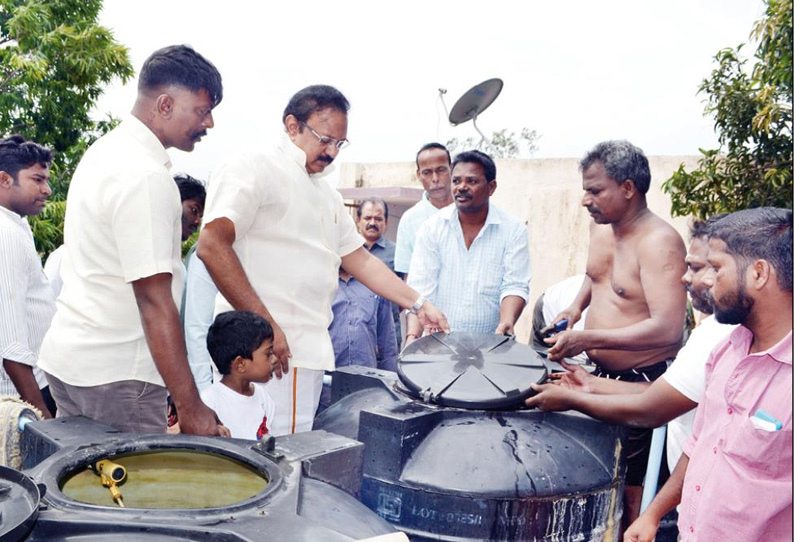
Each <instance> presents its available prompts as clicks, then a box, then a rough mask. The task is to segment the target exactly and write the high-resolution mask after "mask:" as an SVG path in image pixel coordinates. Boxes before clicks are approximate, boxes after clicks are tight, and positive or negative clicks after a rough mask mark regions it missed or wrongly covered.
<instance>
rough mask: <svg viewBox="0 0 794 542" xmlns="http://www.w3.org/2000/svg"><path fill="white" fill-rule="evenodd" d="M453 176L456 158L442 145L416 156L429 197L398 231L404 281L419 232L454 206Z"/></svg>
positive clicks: (397, 265) (397, 256)
mask: <svg viewBox="0 0 794 542" xmlns="http://www.w3.org/2000/svg"><path fill="white" fill-rule="evenodd" d="M451 173H452V158H451V157H450V156H449V151H448V150H447V148H446V147H445V146H444V145H442V144H441V143H428V144H426V145H423V146H422V148H421V149H419V152H417V153H416V178H417V179H419V182H421V183H422V186H423V187H424V189H425V193H424V195H423V196H422V199H421V200H419V201H418V202H416V204H415V205H414V206H413V207H411V208H410V209H408V210H407V211H405V213H403V216H402V217H401V218H400V224H399V226H398V227H397V246H396V247H395V250H394V270H395V271H396V272H397V273H399V274H401V275H402V276H403V278H406V275H407V274H408V269H409V268H410V266H411V256H412V255H413V251H414V244H415V243H416V234H417V232H418V231H419V228H420V227H422V224H424V223H425V220H427V219H428V218H430V217H431V216H433V215H434V214H436V213H437V212H438V210H439V209H443V208H444V207H446V206H447V205H450V204H451V203H452V191H451V189H450V182H451V177H450V174H451Z"/></svg>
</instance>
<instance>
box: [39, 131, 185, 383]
mask: <svg viewBox="0 0 794 542" xmlns="http://www.w3.org/2000/svg"><path fill="white" fill-rule="evenodd" d="M170 165H171V162H170V160H169V158H168V154H167V153H166V151H165V147H163V145H162V143H160V141H159V140H158V139H157V137H156V136H155V135H154V133H152V131H151V130H149V128H147V127H146V126H145V125H144V124H143V123H142V122H141V121H139V120H138V119H137V118H135V117H132V116H130V117H128V118H126V119H125V120H124V121H123V122H122V123H121V124H120V125H119V126H118V127H116V128H115V129H114V130H113V131H111V132H110V133H108V134H106V135H105V136H103V137H101V138H100V139H98V140H97V141H96V142H95V143H94V144H93V145H91V147H90V148H89V149H88V151H86V153H85V155H84V156H83V159H82V160H81V161H80V164H79V165H78V166H77V169H76V171H75V174H74V176H73V177H72V181H71V184H70V186H69V194H68V197H67V202H68V203H67V208H66V221H65V226H64V246H65V249H64V250H65V253H64V256H63V263H62V264H61V278H62V280H63V287H62V289H61V293H60V295H59V296H58V299H57V301H56V308H57V312H56V314H55V317H54V318H53V321H52V326H51V327H50V330H49V331H48V332H47V335H46V336H45V338H44V343H43V344H42V347H41V355H40V359H39V366H40V367H41V368H42V369H43V370H44V371H45V372H47V373H50V374H52V375H54V376H56V377H57V378H59V379H60V380H62V381H64V382H66V383H67V384H71V385H73V386H97V385H102V384H108V383H112V382H119V381H123V380H139V381H143V382H151V383H153V384H157V385H160V386H163V385H164V383H163V379H162V377H161V376H160V373H159V372H158V371H157V367H156V366H155V364H154V360H153V358H152V355H151V352H150V351H149V347H148V344H147V342H146V337H145V336H144V332H143V325H142V324H141V315H140V312H139V310H138V304H137V302H136V300H135V294H134V292H133V289H132V283H133V282H134V281H136V280H139V279H142V278H147V277H151V276H153V275H157V274H160V273H169V274H171V275H172V281H171V294H172V297H173V300H174V304H175V306H178V304H179V301H180V299H181V297H182V254H181V233H182V230H181V224H182V222H181V220H182V205H181V203H180V198H179V190H178V188H177V186H176V184H175V183H174V180H173V179H172V178H171V175H170V174H169V172H168V168H169V167H170Z"/></svg>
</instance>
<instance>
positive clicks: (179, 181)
mask: <svg viewBox="0 0 794 542" xmlns="http://www.w3.org/2000/svg"><path fill="white" fill-rule="evenodd" d="M174 181H175V182H176V186H177V188H179V199H180V200H182V201H185V200H189V199H194V200H196V201H198V202H199V203H201V205H202V207H203V206H204V201H205V200H206V198H207V189H206V188H204V183H202V182H201V181H199V180H198V179H196V178H194V177H191V176H190V175H188V174H187V173H177V174H176V175H174Z"/></svg>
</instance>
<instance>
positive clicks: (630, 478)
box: [593, 358, 675, 486]
mask: <svg viewBox="0 0 794 542" xmlns="http://www.w3.org/2000/svg"><path fill="white" fill-rule="evenodd" d="M673 359H675V358H670V359H667V360H664V361H660V362H658V363H654V364H653V365H646V366H645V367H637V368H636V369H629V370H627V371H610V370H609V369H604V368H603V367H601V366H599V365H596V369H595V371H593V375H594V376H600V377H602V378H611V379H612V380H623V381H624V382H653V381H654V380H656V379H657V378H659V377H660V376H662V375H663V374H664V372H665V371H666V370H667V366H668V365H669V364H670V363H671V362H672V361H673ZM652 436H653V429H629V434H628V439H627V442H626V485H627V486H641V485H642V483H643V481H644V480H645V471H646V470H647V468H648V455H649V454H650V451H651V437H652Z"/></svg>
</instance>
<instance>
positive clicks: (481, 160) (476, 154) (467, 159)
mask: <svg viewBox="0 0 794 542" xmlns="http://www.w3.org/2000/svg"><path fill="white" fill-rule="evenodd" d="M461 163H463V164H468V163H474V164H480V166H482V172H483V174H484V175H485V180H486V181H488V182H490V181H493V180H494V179H496V164H494V161H493V159H491V157H490V156H488V155H487V154H485V153H484V152H482V151H464V152H462V153H460V154H458V155H457V156H455V159H454V160H453V161H452V169H455V166H457V165H458V164H461Z"/></svg>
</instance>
